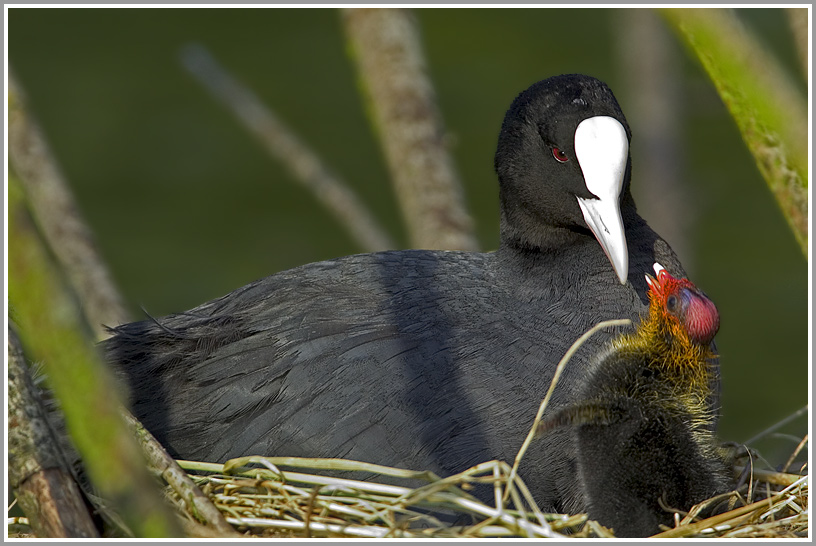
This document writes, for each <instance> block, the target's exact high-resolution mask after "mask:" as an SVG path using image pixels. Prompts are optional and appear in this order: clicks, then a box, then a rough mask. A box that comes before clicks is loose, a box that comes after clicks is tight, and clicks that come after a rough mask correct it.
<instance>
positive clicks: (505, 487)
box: [168, 457, 809, 538]
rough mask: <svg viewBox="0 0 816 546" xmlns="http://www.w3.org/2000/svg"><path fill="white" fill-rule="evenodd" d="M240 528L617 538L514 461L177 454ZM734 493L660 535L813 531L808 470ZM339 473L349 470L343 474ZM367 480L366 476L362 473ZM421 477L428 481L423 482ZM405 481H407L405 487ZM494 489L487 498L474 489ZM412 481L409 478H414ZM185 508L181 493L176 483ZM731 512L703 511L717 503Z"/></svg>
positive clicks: (680, 518) (744, 485) (752, 473)
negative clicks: (567, 510) (528, 480)
mask: <svg viewBox="0 0 816 546" xmlns="http://www.w3.org/2000/svg"><path fill="white" fill-rule="evenodd" d="M179 464H180V465H181V466H182V467H183V468H184V469H185V470H186V471H187V472H188V475H189V476H190V477H191V478H192V479H193V480H194V481H195V482H196V483H197V484H198V485H199V487H200V488H201V489H202V490H203V491H204V493H205V494H206V495H207V496H208V497H209V498H210V500H211V501H212V503H213V504H214V505H215V506H216V507H217V508H218V510H219V511H220V512H221V513H222V514H223V515H224V517H225V519H226V520H227V522H228V523H230V524H231V525H232V526H233V527H234V528H235V530H236V531H238V532H240V533H243V534H244V535H247V536H259V537H269V536H274V537H351V538H365V537H369V538H386V537H409V538H417V537H457V538H468V537H474V538H475V537H539V538H540V537H562V536H571V537H584V538H586V537H613V536H614V531H613V530H610V529H606V528H604V527H603V526H602V525H600V524H598V523H597V522H595V521H591V520H589V519H588V518H587V516H586V514H575V515H566V514H545V513H542V512H541V511H540V510H539V509H538V508H537V506H536V504H535V501H534V500H533V499H532V497H531V496H530V494H529V492H528V490H527V488H526V486H525V485H524V482H523V481H522V480H521V479H520V478H519V477H518V476H517V475H515V473H514V472H513V471H512V468H511V467H510V466H509V465H507V464H506V463H503V462H499V461H490V462H486V463H483V464H481V465H478V466H475V467H473V468H471V469H469V470H467V471H465V472H462V473H460V474H456V475H454V476H450V477H446V478H440V477H438V476H435V475H433V474H432V473H430V472H413V471H408V470H401V469H396V468H389V467H382V466H377V465H371V464H368V463H361V462H356V461H347V460H341V459H299V458H282V457H277V458H275V457H269V458H263V457H246V458H241V459H235V460H233V461H229V462H228V463H227V464H224V465H221V464H212V463H196V462H190V461H179ZM735 472H739V473H740V474H742V479H741V480H740V482H741V486H740V487H738V488H737V490H736V491H734V492H732V493H728V494H727V495H721V496H720V497H716V498H714V499H711V500H710V501H706V502H704V503H701V504H699V505H698V506H696V507H694V508H693V509H691V510H690V511H689V512H688V513H684V512H676V514H675V527H674V528H672V529H666V530H665V531H663V532H661V533H659V534H658V535H656V536H660V537H667V538H668V537H675V538H679V537H709V538H711V537H732V538H733V537H764V538H769V537H803V536H808V529H809V524H808V520H809V517H808V514H809V510H808V486H809V477H808V476H807V475H804V476H801V475H798V474H791V473H786V472H772V471H762V470H755V469H754V470H752V469H751V466H750V465H748V466H735ZM338 473H341V475H342V476H343V477H337V476H338ZM358 477H359V478H362V479H358ZM417 481H421V482H424V484H422V485H416V482H417ZM400 482H404V483H403V484H402V485H400ZM485 483H486V484H490V485H492V487H493V488H494V493H495V494H494V499H493V500H494V502H493V503H491V504H490V505H488V504H484V503H482V502H481V501H479V500H478V499H476V498H475V497H473V496H471V495H470V494H469V493H468V491H469V490H470V489H472V487H473V486H474V485H476V484H485ZM409 484H410V485H409ZM168 495H169V496H170V497H171V498H172V499H174V500H175V502H176V504H177V505H178V507H179V509H180V510H181V511H182V513H184V514H186V517H188V518H190V519H191V520H192V519H193V516H192V515H190V514H189V513H187V511H186V509H185V508H184V503H183V501H182V499H181V498H180V497H179V496H178V495H177V494H176V493H174V492H173V491H172V490H169V489H168ZM723 500H727V501H728V503H729V510H728V511H726V512H724V513H721V514H718V515H716V516H713V517H709V518H707V519H702V520H700V519H699V518H697V517H696V515H697V514H698V513H700V512H701V511H702V510H703V509H704V508H705V507H706V506H707V505H708V504H709V503H712V502H722V501H723Z"/></svg>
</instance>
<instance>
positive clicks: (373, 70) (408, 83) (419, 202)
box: [343, 8, 478, 250]
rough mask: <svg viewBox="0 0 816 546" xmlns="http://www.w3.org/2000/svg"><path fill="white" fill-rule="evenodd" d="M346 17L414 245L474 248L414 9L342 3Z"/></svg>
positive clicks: (476, 246)
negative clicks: (426, 65)
mask: <svg viewBox="0 0 816 546" xmlns="http://www.w3.org/2000/svg"><path fill="white" fill-rule="evenodd" d="M343 23H344V26H345V29H346V34H347V36H348V40H349V43H350V45H351V50H352V56H353V58H354V60H355V61H356V63H357V67H358V73H359V76H360V80H361V86H362V88H363V89H364V90H365V91H366V99H367V108H366V109H367V111H369V112H370V116H371V118H372V122H373V124H374V126H375V129H376V132H377V134H378V135H379V137H380V143H381V144H382V146H383V150H384V154H385V158H386V162H387V164H388V168H389V170H390V172H391V178H392V181H393V183H394V188H395V190H396V194H397V198H398V201H399V203H400V206H401V208H402V214H403V217H404V219H405V222H406V225H407V227H408V233H409V236H410V242H411V246H413V247H414V248H430V249H443V250H477V248H478V243H477V242H476V238H475V237H474V235H473V222H472V220H471V218H470V216H469V215H468V213H467V211H466V209H465V204H464V197H463V190H462V186H461V182H460V181H459V177H458V175H457V173H456V170H455V168H454V163H453V159H452V158H451V155H450V153H449V152H448V150H447V145H446V139H445V129H444V127H443V123H442V117H441V114H440V113H439V109H438V107H437V104H436V96H435V93H434V90H433V85H432V83H431V81H430V78H429V77H428V74H427V70H426V68H425V60H424V55H423V52H422V47H421V43H420V36H419V30H418V28H417V26H418V25H417V23H416V21H415V20H414V16H413V14H412V13H411V12H410V11H409V10H405V9H382V8H376V9H363V8H354V9H345V10H343Z"/></svg>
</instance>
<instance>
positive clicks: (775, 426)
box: [743, 405, 808, 445]
mask: <svg viewBox="0 0 816 546" xmlns="http://www.w3.org/2000/svg"><path fill="white" fill-rule="evenodd" d="M807 410H808V406H807V405H804V406H802V407H801V408H799V409H798V410H796V411H795V412H793V413H791V414H790V415H788V416H787V417H785V418H784V419H782V420H781V421H779V422H778V423H774V424H773V425H771V426H769V427H768V428H766V429H765V430H763V431H762V432H760V433H759V434H756V435H754V436H753V437H752V438H751V439H749V440H746V441H745V442H743V443H744V444H745V445H751V444H753V443H754V442H756V441H757V440H759V439H761V438H764V437H765V436H767V435H768V434H770V433H772V432H774V431H776V430H778V429H780V428H782V427H784V426H785V425H787V424H788V423H790V422H791V421H793V420H794V419H796V418H797V417H800V416H802V415H804V414H805V413H807Z"/></svg>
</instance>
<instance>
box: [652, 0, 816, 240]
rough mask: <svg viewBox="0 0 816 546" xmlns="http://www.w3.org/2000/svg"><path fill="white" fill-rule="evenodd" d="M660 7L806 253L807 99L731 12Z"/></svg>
mask: <svg viewBox="0 0 816 546" xmlns="http://www.w3.org/2000/svg"><path fill="white" fill-rule="evenodd" d="M661 11H662V13H663V14H664V16H665V18H666V20H668V21H669V23H670V24H671V25H672V26H673V27H674V28H675V29H676V30H677V31H678V32H679V34H680V36H681V37H682V38H683V39H684V40H685V41H686V43H687V44H688V46H689V47H690V48H691V49H692V51H693V52H694V53H695V54H696V55H697V57H698V58H699V60H700V62H701V63H702V65H703V67H704V68H705V70H706V72H708V75H709V77H710V78H711V81H712V82H713V83H714V86H715V87H716V89H717V92H718V93H719V94H720V98H722V100H723V102H724V103H725V105H726V107H727V108H728V110H729V111H730V112H731V116H732V117H733V118H734V121H735V122H736V124H737V127H739V130H740V133H742V138H743V140H744V141H745V144H746V145H747V147H748V149H749V150H750V151H751V153H752V154H753V156H754V160H755V161H756V164H757V166H758V167H759V170H760V172H761V173H762V176H763V177H764V178H765V181H766V182H767V184H768V187H769V188H770V189H771V192H772V193H773V194H774V196H775V197H776V200H777V202H778V203H779V206H780V207H781V208H782V212H783V214H784V215H785V218H786V219H787V221H788V224H789V225H790V227H791V229H792V230H793V233H794V236H795V237H796V240H797V241H798V242H799V244H800V246H801V248H802V252H803V253H804V255H805V256H807V255H808V149H809V146H808V133H807V120H808V115H807V104H806V102H805V98H804V97H803V95H802V93H800V92H799V91H798V90H797V89H796V87H795V86H794V84H793V82H791V81H790V79H789V78H788V76H787V74H786V73H785V72H783V71H782V69H781V68H780V66H779V64H778V63H777V62H776V61H775V60H774V59H772V58H771V57H770V56H769V55H768V53H767V52H766V51H765V50H764V49H763V48H762V47H760V45H759V43H758V41H757V40H756V38H755V37H753V36H752V35H751V34H750V33H749V32H748V30H747V29H746V28H744V27H743V25H742V24H741V23H740V21H739V19H738V18H737V17H736V15H735V14H734V13H733V12H732V11H730V10H725V9H708V8H706V9H687V8H675V9H664V10H661Z"/></svg>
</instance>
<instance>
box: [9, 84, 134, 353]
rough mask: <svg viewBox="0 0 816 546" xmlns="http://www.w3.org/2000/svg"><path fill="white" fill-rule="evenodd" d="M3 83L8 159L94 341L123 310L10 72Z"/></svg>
mask: <svg viewBox="0 0 816 546" xmlns="http://www.w3.org/2000/svg"><path fill="white" fill-rule="evenodd" d="M8 85H9V92H8V97H9V100H8V116H9V118H8V138H9V141H8V144H9V146H8V153H9V160H10V162H11V164H12V165H13V166H14V169H15V171H16V172H17V174H18V175H19V177H20V180H21V181H22V183H23V186H24V188H25V192H26V198H27V200H28V203H29V206H30V208H31V213H32V215H33V217H34V219H35V221H36V223H37V226H38V228H39V229H40V232H41V233H42V235H43V237H44V238H45V240H46V242H47V243H48V246H49V248H50V249H51V250H52V252H53V253H54V256H55V257H56V259H57V261H58V262H59V265H60V267H61V268H62V270H63V271H65V273H66V275H67V277H68V279H69V282H70V283H71V285H72V286H73V288H74V290H75V291H76V293H77V295H78V297H79V299H80V301H81V302H82V312H83V313H84V315H85V318H86V320H87V323H88V324H89V325H90V327H91V329H92V330H93V332H94V335H95V336H96V339H97V340H100V339H103V338H105V337H107V335H108V334H107V332H106V330H105V328H104V326H103V325H116V324H121V323H123V322H127V312H126V311H125V308H124V305H123V304H122V299H121V297H120V296H119V292H118V290H117V289H116V286H115V285H114V282H113V279H112V277H111V274H110V272H109V271H108V269H107V267H106V266H105V264H104V261H103V260H102V258H101V256H100V255H99V252H98V250H97V248H96V244H95V243H94V238H93V235H92V233H91V230H90V229H89V228H88V227H87V225H86V224H85V221H84V220H83V219H82V216H81V214H80V212H79V208H78V206H77V204H76V202H75V200H74V197H73V195H72V193H71V190H70V188H69V186H68V183H67V181H66V180H65V177H64V176H63V174H62V172H61V171H60V169H59V167H58V166H57V164H56V161H55V160H54V156H53V154H52V153H51V151H50V149H49V147H48V144H47V143H46V141H45V138H44V136H43V134H42V131H41V130H40V128H39V126H38V125H37V123H36V122H35V120H34V119H33V117H32V115H31V114H30V113H29V112H28V111H27V110H26V108H25V104H24V97H23V93H22V90H21V88H20V86H19V84H18V83H17V81H16V80H15V77H14V74H13V72H12V71H11V70H9V75H8Z"/></svg>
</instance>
